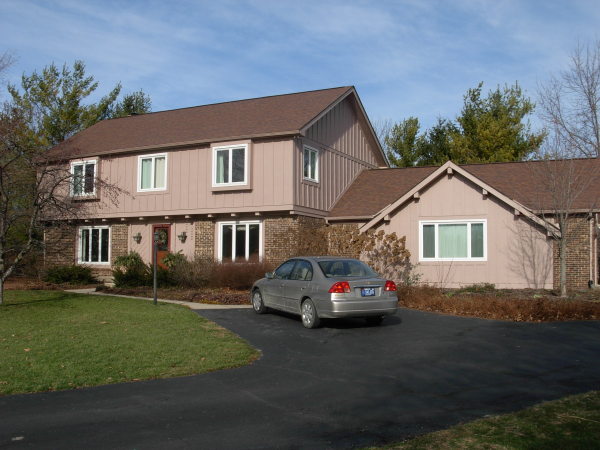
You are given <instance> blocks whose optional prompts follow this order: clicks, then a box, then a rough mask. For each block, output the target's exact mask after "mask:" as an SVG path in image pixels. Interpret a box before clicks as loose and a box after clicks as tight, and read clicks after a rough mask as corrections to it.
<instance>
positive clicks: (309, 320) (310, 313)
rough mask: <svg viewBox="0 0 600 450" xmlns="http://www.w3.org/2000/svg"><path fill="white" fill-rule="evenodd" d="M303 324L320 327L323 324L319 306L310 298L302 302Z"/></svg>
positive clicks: (309, 326) (308, 326)
mask: <svg viewBox="0 0 600 450" xmlns="http://www.w3.org/2000/svg"><path fill="white" fill-rule="evenodd" d="M301 312H302V325H304V326H305V327H306V328H318V326H319V325H320V324H321V319H319V315H318V314H317V308H315V304H314V303H313V302H312V300H311V299H310V298H307V299H306V300H304V301H303V302H302V307H301Z"/></svg>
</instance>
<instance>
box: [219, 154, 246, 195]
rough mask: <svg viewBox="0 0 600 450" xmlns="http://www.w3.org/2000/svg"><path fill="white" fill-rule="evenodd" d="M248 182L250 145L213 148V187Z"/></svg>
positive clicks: (242, 184) (240, 184)
mask: <svg viewBox="0 0 600 450" xmlns="http://www.w3.org/2000/svg"><path fill="white" fill-rule="evenodd" d="M247 184H248V145H246V144H244V145H232V146H226V147H214V148H213V187H219V186H244V185H247Z"/></svg>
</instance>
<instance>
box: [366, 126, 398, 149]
mask: <svg viewBox="0 0 600 450" xmlns="http://www.w3.org/2000/svg"><path fill="white" fill-rule="evenodd" d="M371 125H372V126H373V130H374V131H375V134H376V135H377V139H379V143H380V144H381V147H382V148H383V150H384V151H385V153H386V154H387V144H386V138H387V137H388V136H389V135H390V133H391V131H392V128H393V127H394V121H393V120H392V119H390V118H389V117H388V118H387V119H384V118H382V117H378V118H377V119H375V120H374V121H373V122H372V123H371Z"/></svg>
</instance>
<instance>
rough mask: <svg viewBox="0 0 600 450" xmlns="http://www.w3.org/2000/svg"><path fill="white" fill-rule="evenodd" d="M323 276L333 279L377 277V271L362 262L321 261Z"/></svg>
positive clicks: (353, 260) (350, 260)
mask: <svg viewBox="0 0 600 450" xmlns="http://www.w3.org/2000/svg"><path fill="white" fill-rule="evenodd" d="M319 267H320V268H321V270H322V271H323V275H325V276H326V277H327V278H331V277H377V276H379V275H377V274H376V273H375V271H374V270H373V269H371V268H370V267H369V266H367V265H366V264H365V263H364V262H362V261H357V260H355V259H349V260H339V259H336V260H335V261H319Z"/></svg>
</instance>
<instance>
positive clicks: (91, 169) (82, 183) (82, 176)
mask: <svg viewBox="0 0 600 450" xmlns="http://www.w3.org/2000/svg"><path fill="white" fill-rule="evenodd" d="M71 175H72V181H73V183H72V186H71V195H73V197H83V196H86V195H94V194H95V193H96V161H95V160H94V161H82V162H74V163H71Z"/></svg>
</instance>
